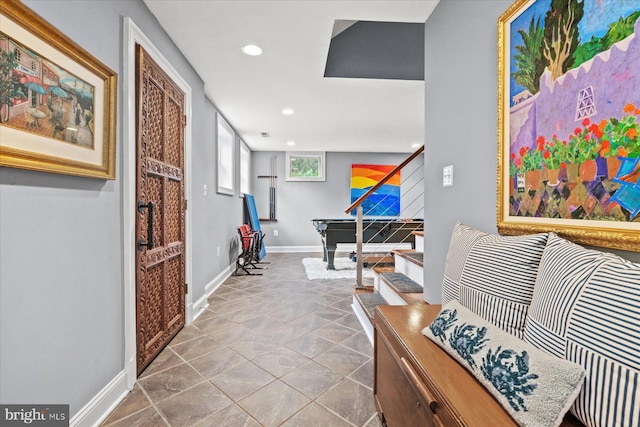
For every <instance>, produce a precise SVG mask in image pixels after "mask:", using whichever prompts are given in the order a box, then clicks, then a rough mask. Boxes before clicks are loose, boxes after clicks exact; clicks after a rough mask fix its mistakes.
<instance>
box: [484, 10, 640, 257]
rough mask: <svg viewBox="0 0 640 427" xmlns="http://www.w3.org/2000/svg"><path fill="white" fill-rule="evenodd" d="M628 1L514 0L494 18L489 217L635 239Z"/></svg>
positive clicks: (639, 110)
mask: <svg viewBox="0 0 640 427" xmlns="http://www.w3.org/2000/svg"><path fill="white" fill-rule="evenodd" d="M638 17H640V7H639V6H638V4H637V3H636V2H626V3H625V2H622V3H620V2H596V1H595V0H584V1H577V0H564V1H561V2H553V4H552V2H551V1H550V0H519V1H516V2H515V3H514V4H513V5H512V6H511V7H510V8H509V9H508V10H507V11H506V12H505V13H504V14H503V15H502V16H501V17H500V18H499V20H498V177H497V184H498V188H497V196H498V201H497V226H498V231H499V232H500V233H502V234H511V235H517V234H526V233H536V232H547V231H553V232H556V233H557V234H559V235H561V236H563V237H565V238H567V239H570V240H572V241H575V242H577V243H581V244H586V245H594V246H602V247H610V248H616V249H622V250H630V251H636V252H638V251H640V139H639V135H638V134H639V133H640V92H639V91H637V90H634V89H633V88H636V89H637V87H639V86H640V20H639V19H638Z"/></svg>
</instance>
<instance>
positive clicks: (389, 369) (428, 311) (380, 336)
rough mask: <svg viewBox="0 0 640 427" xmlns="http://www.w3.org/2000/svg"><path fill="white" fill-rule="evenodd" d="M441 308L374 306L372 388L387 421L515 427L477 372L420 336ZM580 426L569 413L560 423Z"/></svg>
mask: <svg viewBox="0 0 640 427" xmlns="http://www.w3.org/2000/svg"><path fill="white" fill-rule="evenodd" d="M440 308H441V307H440V306H439V305H429V304H417V305H404V306H379V307H378V308H377V309H376V314H375V335H374V336H375V341H374V346H375V358H374V365H375V367H374V389H373V391H374V395H375V403H376V407H377V409H378V415H379V416H380V419H381V420H382V422H383V424H385V425H386V426H388V427H402V426H428V427H432V426H435V427H440V426H447V427H448V426H469V427H483V426H486V427H495V426H505V427H508V426H517V424H516V422H515V421H514V420H513V418H511V416H510V415H509V414H508V413H507V412H506V411H505V410H504V409H503V408H502V406H500V404H499V403H498V401H497V400H495V399H494V398H493V396H492V395H491V394H489V393H488V392H487V390H486V389H485V388H484V387H483V386H482V384H480V383H479V382H478V381H477V380H476V379H475V377H473V375H471V374H470V373H469V372H468V371H467V370H466V369H464V368H463V367H462V366H461V365H460V364H458V362H456V360H455V359H453V358H452V357H451V356H449V355H448V354H447V353H446V352H445V351H444V350H442V349H441V348H440V347H439V346H437V345H436V344H434V343H433V342H432V341H431V340H430V339H429V338H427V337H425V336H424V335H422V329H424V328H425V327H426V326H428V325H429V324H431V322H432V321H433V319H434V318H435V317H436V316H437V314H438V312H439V311H440ZM581 425H582V424H580V422H578V421H577V420H576V419H575V418H574V417H573V416H571V415H568V416H567V417H565V420H564V421H563V423H562V427H579V426H581Z"/></svg>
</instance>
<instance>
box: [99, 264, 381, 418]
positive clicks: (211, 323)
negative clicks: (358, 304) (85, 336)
mask: <svg viewBox="0 0 640 427" xmlns="http://www.w3.org/2000/svg"><path fill="white" fill-rule="evenodd" d="M305 256H314V255H313V254H312V255H310V254H269V255H268V256H267V257H266V259H265V261H268V262H270V263H271V264H269V265H268V266H267V267H268V269H266V270H264V271H263V273H264V275H262V276H242V277H237V276H231V277H230V278H229V279H227V280H226V281H225V282H224V283H223V284H222V285H221V286H220V287H219V288H218V289H217V290H216V291H215V292H214V293H213V294H212V295H211V297H210V298H209V307H208V309H207V310H206V311H205V312H204V313H203V314H202V315H200V316H199V317H198V319H197V320H196V321H195V322H194V323H193V324H192V325H190V326H188V327H186V328H184V329H183V330H182V331H181V332H180V333H179V334H178V335H177V336H176V337H175V338H174V339H173V341H172V342H171V343H170V344H169V346H168V347H167V348H166V349H165V350H163V351H162V353H161V354H160V355H159V356H158V357H157V358H156V360H154V361H153V362H152V363H151V365H149V367H148V368H147V369H146V370H145V371H144V372H143V373H142V375H141V376H140V378H139V379H138V381H137V383H136V385H135V387H134V389H133V391H132V392H131V393H130V394H129V395H128V396H127V397H126V398H125V399H124V400H123V401H122V403H121V404H120V405H119V406H118V407H117V408H116V409H115V410H114V411H113V413H111V415H110V416H109V417H108V418H107V419H106V420H105V422H104V423H103V425H105V426H113V427H116V426H127V427H131V426H150V427H155V426H198V427H206V426H216V427H224V426H228V427H236V426H246V427H250V426H268V427H271V426H287V427H292V426H301V427H302V426H304V427H309V426H323V427H325V426H331V427H341V426H358V427H360V426H366V427H380V426H381V424H380V421H379V420H378V417H377V416H376V410H375V405H374V402H373V390H372V384H373V359H372V357H373V349H372V347H371V345H370V344H369V341H368V340H367V337H366V335H365V334H364V332H363V331H362V328H361V326H360V324H359V323H358V321H357V319H356V318H355V316H354V315H353V312H352V311H351V298H352V292H353V290H352V288H353V285H354V283H353V279H336V280H307V278H306V276H305V273H304V267H303V266H302V258H304V257H305Z"/></svg>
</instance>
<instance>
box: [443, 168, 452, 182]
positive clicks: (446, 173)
mask: <svg viewBox="0 0 640 427" xmlns="http://www.w3.org/2000/svg"><path fill="white" fill-rule="evenodd" d="M442 186H443V187H453V165H449V166H445V167H443V168H442Z"/></svg>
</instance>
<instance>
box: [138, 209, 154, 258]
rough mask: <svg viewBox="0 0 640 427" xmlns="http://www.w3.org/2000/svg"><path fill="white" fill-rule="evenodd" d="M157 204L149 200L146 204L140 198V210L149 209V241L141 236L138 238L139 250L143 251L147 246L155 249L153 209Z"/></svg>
mask: <svg viewBox="0 0 640 427" xmlns="http://www.w3.org/2000/svg"><path fill="white" fill-rule="evenodd" d="M155 207H156V205H155V204H154V203H153V202H149V203H147V204H145V203H144V202H143V201H142V200H138V212H140V213H142V211H143V210H145V209H147V212H148V215H147V241H146V242H145V241H144V239H143V238H142V237H141V238H140V239H138V250H139V251H141V250H142V249H143V248H144V247H145V246H146V247H147V249H153V246H154V243H153V211H154V209H155Z"/></svg>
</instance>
